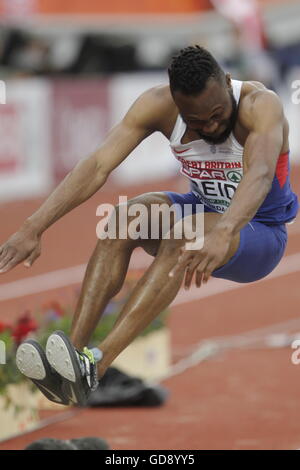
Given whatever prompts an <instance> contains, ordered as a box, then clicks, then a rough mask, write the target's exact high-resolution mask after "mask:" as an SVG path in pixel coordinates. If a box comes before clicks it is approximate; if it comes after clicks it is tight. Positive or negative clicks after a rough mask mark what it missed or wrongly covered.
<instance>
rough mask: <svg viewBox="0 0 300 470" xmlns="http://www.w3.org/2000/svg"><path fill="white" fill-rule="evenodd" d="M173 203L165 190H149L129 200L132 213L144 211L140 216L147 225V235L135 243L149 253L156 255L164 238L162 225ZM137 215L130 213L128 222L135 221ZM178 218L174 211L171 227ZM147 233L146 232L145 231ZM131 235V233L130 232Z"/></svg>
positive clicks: (171, 217) (171, 215)
mask: <svg viewBox="0 0 300 470" xmlns="http://www.w3.org/2000/svg"><path fill="white" fill-rule="evenodd" d="M172 204H173V202H172V200H171V199H170V198H169V197H168V195H167V194H166V193H165V192H160V191H156V192H149V193H144V194H140V195H138V196H135V197H134V198H132V199H129V200H128V202H127V206H128V211H129V212H130V213H131V214H135V212H136V213H138V212H139V210H140V209H141V212H140V214H141V213H142V214H143V215H142V217H140V220H141V223H144V224H145V226H146V227H147V232H148V233H147V237H144V236H143V237H140V238H138V239H137V240H136V242H135V245H136V246H139V247H142V248H143V249H144V250H145V251H146V252H147V253H148V254H149V255H151V256H156V254H157V251H158V248H159V245H160V242H161V239H162V226H163V222H162V221H163V218H164V215H165V216H166V217H167V216H168V215H166V213H167V212H168V208H169V207H170V206H171V205H172ZM134 217H135V215H131V216H130V215H129V216H128V220H127V223H128V224H129V227H130V223H131V222H132V221H133V219H134ZM175 221H176V218H175V216H174V213H171V214H170V228H172V226H173V225H174V223H175ZM144 233H145V232H144ZM129 236H130V234H129Z"/></svg>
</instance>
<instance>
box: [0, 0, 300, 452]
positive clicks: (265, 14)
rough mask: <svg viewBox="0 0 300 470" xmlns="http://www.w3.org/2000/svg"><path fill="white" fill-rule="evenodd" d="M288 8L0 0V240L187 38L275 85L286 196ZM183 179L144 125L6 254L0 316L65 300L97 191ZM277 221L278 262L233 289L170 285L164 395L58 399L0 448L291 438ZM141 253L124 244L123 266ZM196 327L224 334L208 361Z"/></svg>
mask: <svg viewBox="0 0 300 470" xmlns="http://www.w3.org/2000/svg"><path fill="white" fill-rule="evenodd" d="M241 5H243V7H241ZM299 13H300V2H299V1H285V2H280V1H259V2H258V3H256V2H254V1H251V0H245V1H238V2H236V1H235V0H214V1H212V2H210V1H209V0H202V1H200V0H198V1H196V0H185V1H183V0H176V1H172V2H171V1H169V2H168V1H165V2H163V6H162V5H161V2H158V1H151V2H150V1H149V2H148V1H145V2H137V1H133V0H131V1H128V2H126V3H124V2H121V1H117V0H115V1H113V2H97V1H92V0H89V1H87V0H85V1H83V0H82V1H80V0H77V1H74V0H73V1H72V2H71V1H67V0H60V1H54V0H0V15H1V16H0V79H1V80H3V81H4V82H5V84H6V104H1V105H0V217H1V218H0V243H2V242H4V241H5V240H6V238H7V237H8V236H9V235H10V234H11V233H13V232H14V231H16V230H17V229H18V227H19V226H20V224H21V223H22V222H23V220H24V219H25V218H26V217H27V216H29V215H30V214H31V213H32V212H33V211H34V210H35V209H36V208H38V207H39V205H40V203H41V202H42V201H43V200H44V198H45V197H46V196H47V194H49V192H50V191H51V189H53V188H54V187H55V185H56V184H57V183H58V182H59V181H61V180H62V178H63V177H64V176H65V175H66V174H67V173H68V172H69V171H70V170H71V169H72V168H73V167H74V165H75V164H76V163H77V162H78V160H79V159H81V158H84V157H85V156H87V155H88V154H89V153H91V152H92V151H93V150H95V148H97V146H98V145H100V144H101V141H102V139H103V138H104V136H105V134H106V132H107V131H108V130H109V129H110V128H111V127H112V126H113V125H114V124H115V123H117V122H118V121H119V120H120V119H121V118H122V116H123V115H124V113H125V112H126V110H127V109H128V108H129V106H130V105H131V103H132V102H133V101H134V99H135V98H136V97H137V96H138V95H139V94H140V93H141V92H142V91H143V90H145V89H147V88H150V87H152V86H155V85H156V84H160V83H164V82H166V81H167V74H166V67H167V64H168V62H169V60H170V57H171V56H172V54H173V53H174V52H176V51H177V50H178V49H180V48H182V47H184V46H186V45H188V44H194V43H199V44H202V45H205V46H206V47H207V48H208V49H209V50H211V51H212V52H213V53H214V54H215V55H216V57H217V58H218V60H219V61H220V62H221V63H222V64H223V66H224V68H226V70H229V71H230V72H231V73H232V75H233V77H234V78H239V79H257V80H262V81H264V82H265V83H266V84H267V85H269V86H271V87H273V88H274V89H276V91H277V92H278V93H279V94H280V96H281V97H282V100H283V102H284V106H285V111H286V114H287V117H288V120H289V124H290V131H291V137H290V144H291V161H292V183H293V187H294V190H295V191H296V192H298V193H299V186H300V184H299V176H300V169H299V166H298V165H299V155H300V140H299V131H298V129H299V126H300V104H297V103H296V102H295V100H294V102H293V100H292V96H293V94H295V89H293V88H292V85H293V83H295V80H299V79H300V73H299V71H300V29H299ZM244 33H245V34H244ZM186 187H187V186H186V181H185V179H184V178H183V177H180V176H178V165H177V163H176V162H175V161H174V159H173V158H172V156H171V153H170V151H169V148H168V142H167V141H166V140H165V139H164V138H162V137H160V136H159V135H154V136H152V137H150V138H148V139H147V140H146V141H145V142H144V143H142V144H141V145H140V147H139V148H138V149H136V150H135V151H134V152H133V154H132V155H131V156H130V157H129V158H128V159H127V160H126V162H124V163H123V164H122V165H121V166H120V167H119V168H118V169H117V170H116V171H115V172H114V174H113V175H111V177H110V179H109V181H108V182H107V183H106V185H105V187H104V188H103V190H101V191H100V192H99V193H98V194H96V195H95V196H93V198H91V199H90V200H89V201H88V202H86V203H85V204H84V205H82V206H81V207H79V208H78V209H76V210H75V211H73V212H72V213H71V214H69V215H67V216H66V217H64V218H63V219H62V220H61V221H59V222H57V223H56V224H55V226H54V227H51V228H50V229H49V230H48V231H47V233H46V234H45V235H44V236H43V251H42V256H41V257H40V258H39V260H38V261H37V262H36V263H35V265H34V266H33V267H32V268H31V269H30V270H26V269H25V268H24V267H23V266H19V267H17V268H16V269H14V270H13V271H11V272H9V273H7V274H5V275H2V276H1V279H0V281H1V284H0V320H1V321H6V320H7V319H12V318H17V317H18V316H20V314H22V313H23V312H24V311H25V310H27V309H29V310H34V309H35V308H36V306H37V305H41V304H43V303H45V302H47V301H49V300H53V299H57V300H59V301H61V302H63V303H65V302H68V301H70V300H71V298H72V295H73V292H74V287H76V286H77V287H78V286H79V285H80V281H81V279H82V276H83V272H84V265H85V263H86V262H87V260H88V258H89V256H90V253H91V251H92V249H93V247H94V245H95V242H96V231H95V229H96V224H97V217H96V208H97V206H98V205H99V204H100V203H102V202H110V203H113V204H115V203H117V202H118V197H119V195H127V196H128V197H132V196H133V195H135V194H139V193H141V192H146V191H152V190H161V189H170V190H177V191H180V192H183V191H185V188H186ZM289 233H290V240H289V245H288V248H287V251H286V255H285V258H284V260H283V261H282V263H281V264H280V266H279V267H278V268H276V270H275V271H274V273H273V274H272V275H270V276H268V277H267V278H266V279H265V280H263V281H260V282H258V283H255V284H253V285H252V284H251V285H248V286H244V285H243V286H239V285H234V284H233V283H229V282H225V281H222V280H211V281H210V282H209V283H208V284H207V286H204V287H202V288H201V291H197V290H195V289H194V290H192V292H191V293H190V294H188V295H187V294H186V293H184V292H180V294H179V295H178V298H177V300H175V301H174V303H173V306H172V309H171V315H170V318H169V325H168V327H169V330H170V334H171V355H172V356H171V357H172V363H173V365H174V364H177V363H179V362H180V361H185V363H184V362H183V363H182V364H185V366H183V367H182V369H180V368H179V369H178V371H177V372H176V368H175V369H172V370H174V371H175V372H174V374H173V375H172V374H171V376H170V377H169V378H166V379H165V380H164V381H163V384H164V385H165V386H166V387H167V388H168V389H169V390H170V392H171V394H170V398H169V399H168V401H167V403H166V404H165V405H164V407H162V408H161V409H156V410H151V411H149V410H142V409H141V410H133V409H127V410H125V409H120V410H111V409H105V410H97V411H95V410H81V411H76V413H75V415H74V416H72V417H70V416H65V415H64V413H63V412H61V414H62V415H63V416H62V419H63V420H62V421H61V423H57V424H53V425H52V426H48V427H46V428H45V429H43V430H42V431H38V432H37V431H36V432H34V433H31V434H26V435H20V437H18V438H15V439H13V440H9V441H6V442H3V443H0V449H17V448H22V447H24V445H25V444H26V443H29V442H31V441H32V440H34V439H36V438H38V437H42V436H51V437H61V438H66V439H68V438H72V437H80V436H81V435H82V436H84V435H98V436H101V437H104V438H106V439H107V440H108V442H109V443H110V444H111V446H112V448H114V449H147V448H148V449H217V448H228V449H248V448H251V449H264V448H271V449H283V448H289V449H295V448H298V447H299V446H300V424H299V423H300V420H299V419H298V418H299V416H298V414H299V412H298V406H297V404H298V401H297V399H298V396H299V389H300V385H299V370H298V368H297V366H295V365H293V364H292V363H291V354H292V352H293V350H292V349H291V346H290V345H291V341H292V339H293V338H297V337H299V339H300V333H299V335H298V336H297V332H298V331H300V320H299V319H298V313H299V312H298V311H299V308H298V305H299V288H298V284H299V266H300V263H299V261H300V254H299V237H300V223H299V222H298V221H296V222H295V224H294V225H292V226H290V227H289ZM150 261H151V260H150V259H149V257H147V256H146V255H144V254H143V252H139V251H138V250H137V251H136V253H135V255H134V258H133V261H132V266H133V267H134V266H137V265H138V266H142V267H145V266H147V264H149V262H150ZM203 340H210V341H211V342H212V344H213V345H214V346H216V344H217V345H218V346H220V344H222V345H223V346H222V347H221V350H220V351H219V353H218V354H216V355H214V356H212V357H211V358H210V359H209V360H208V361H207V362H202V356H201V354H199V357H198V359H197V355H194V356H192V353H193V352H195V351H196V352H197V351H198V352H199V348H200V346H201V344H202V343H201V344H200V342H201V341H203ZM224 344H225V346H224ZM200 349H201V348H200ZM204 356H205V354H204ZM193 357H194V359H193ZM195 357H196V359H195ZM0 367H3V366H0ZM53 413H54V412H53ZM55 414H56V413H55ZM50 415H51V413H50ZM47 416H48V415H47Z"/></svg>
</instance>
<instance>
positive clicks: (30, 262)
mask: <svg viewBox="0 0 300 470" xmlns="http://www.w3.org/2000/svg"><path fill="white" fill-rule="evenodd" d="M40 254H41V251H40V249H39V248H36V249H35V250H33V252H32V253H31V255H30V256H28V258H27V259H26V260H25V261H24V266H25V267H26V268H30V266H32V265H33V263H34V262H35V260H36V259H37V258H38V257H39V256H40Z"/></svg>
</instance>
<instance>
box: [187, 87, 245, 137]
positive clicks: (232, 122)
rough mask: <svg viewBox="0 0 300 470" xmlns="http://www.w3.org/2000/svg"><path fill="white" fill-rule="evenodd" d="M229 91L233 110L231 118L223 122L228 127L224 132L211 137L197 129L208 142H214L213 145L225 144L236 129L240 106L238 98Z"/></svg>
mask: <svg viewBox="0 0 300 470" xmlns="http://www.w3.org/2000/svg"><path fill="white" fill-rule="evenodd" d="M229 93H230V98H231V105H232V112H231V115H230V118H229V120H228V121H226V122H224V123H223V124H226V129H225V130H224V131H223V132H222V134H220V135H218V136H216V137H213V136H212V137H209V136H207V135H205V134H202V132H200V131H197V130H196V132H197V134H198V135H199V137H200V138H201V139H203V140H204V141H205V142H206V143H207V144H213V145H218V144H223V143H224V142H225V141H226V140H227V139H228V137H229V136H230V134H231V132H232V131H233V129H234V126H235V123H236V120H237V116H238V106H237V102H236V99H235V97H234V96H233V92H232V91H231V90H230V91H229ZM221 124H222V123H221Z"/></svg>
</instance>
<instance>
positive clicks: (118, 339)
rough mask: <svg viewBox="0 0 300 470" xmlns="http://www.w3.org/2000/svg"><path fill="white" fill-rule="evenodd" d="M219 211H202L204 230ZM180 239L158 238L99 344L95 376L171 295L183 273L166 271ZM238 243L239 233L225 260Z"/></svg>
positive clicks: (160, 308) (177, 248) (171, 264)
mask: <svg viewBox="0 0 300 470" xmlns="http://www.w3.org/2000/svg"><path fill="white" fill-rule="evenodd" d="M219 217H220V216H219V214H206V216H205V233H207V232H208V231H209V230H211V229H213V227H214V225H215V224H216V222H217V220H218V218H219ZM183 243H184V241H183V240H162V241H161V243H160V248H159V251H158V254H157V256H156V259H155V260H154V262H153V263H152V265H151V266H150V268H149V269H148V270H147V271H146V273H145V274H144V275H143V277H142V278H141V279H140V281H139V282H138V284H137V285H136V287H135V289H134V290H133V292H132V293H131V296H130V298H129V299H128V301H127V303H126V304H125V305H124V307H123V309H122V311H121V313H120V316H119V318H118V320H117V322H116V324H115V325H114V328H113V329H112V331H111V332H110V333H109V334H108V336H107V337H106V338H105V340H104V341H103V342H102V343H101V344H100V345H99V349H101V351H102V352H103V359H102V360H101V361H100V362H99V364H98V373H99V376H100V377H101V376H103V374H104V373H105V371H106V369H107V368H108V367H109V366H110V364H111V363H112V362H113V360H114V359H115V358H116V357H117V356H118V355H119V354H120V353H121V352H122V351H123V350H124V349H125V348H126V347H127V346H128V345H129V344H130V343H131V342H132V340H133V339H134V338H135V337H136V336H137V335H138V334H139V333H140V332H141V331H143V329H144V328H145V327H146V326H147V325H148V324H149V323H150V322H151V321H152V320H153V319H154V318H155V317H156V316H157V315H158V314H159V313H160V312H161V311H163V310H164V309H165V308H166V307H167V306H168V305H169V304H170V303H171V302H172V301H173V299H174V298H175V296H176V294H177V292H178V290H179V288H180V285H181V282H182V279H183V275H184V273H178V274H177V276H175V277H174V278H170V277H169V272H170V271H171V269H172V267H173V266H174V265H175V263H176V261H177V259H178V256H179V251H180V248H181V246H182V245H183ZM238 246H239V234H238V235H237V236H236V237H235V238H234V240H233V242H232V244H231V247H230V250H229V253H228V255H227V258H226V260H225V263H226V262H227V261H228V260H229V259H230V258H231V257H232V256H233V255H234V253H235V252H236V250H237V248H238Z"/></svg>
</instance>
